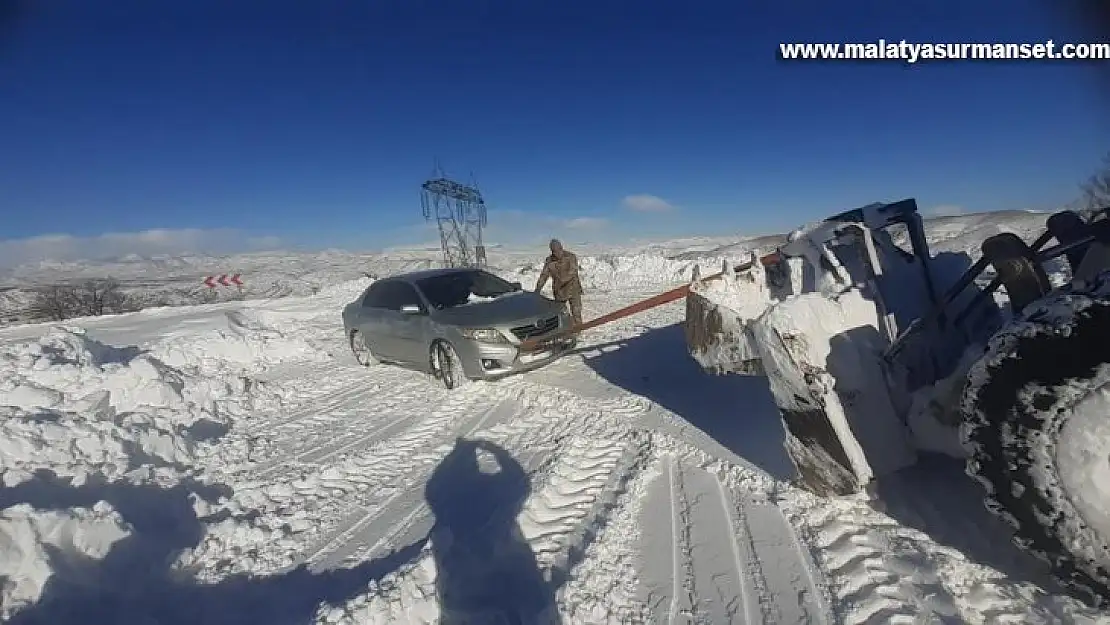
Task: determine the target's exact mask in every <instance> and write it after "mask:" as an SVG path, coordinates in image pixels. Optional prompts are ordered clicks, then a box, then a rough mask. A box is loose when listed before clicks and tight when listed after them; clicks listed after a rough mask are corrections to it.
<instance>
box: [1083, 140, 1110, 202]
mask: <svg viewBox="0 0 1110 625" xmlns="http://www.w3.org/2000/svg"><path fill="white" fill-rule="evenodd" d="M1082 190H1083V198H1082V200H1081V201H1082V205H1083V208H1085V209H1087V210H1094V209H1098V208H1106V207H1110V153H1108V154H1107V155H1106V156H1104V157H1103V159H1102V169H1100V170H1099V171H1098V172H1096V173H1095V174H1094V175H1093V176H1091V177H1090V178H1088V179H1087V182H1086V183H1084V184H1083V186H1082Z"/></svg>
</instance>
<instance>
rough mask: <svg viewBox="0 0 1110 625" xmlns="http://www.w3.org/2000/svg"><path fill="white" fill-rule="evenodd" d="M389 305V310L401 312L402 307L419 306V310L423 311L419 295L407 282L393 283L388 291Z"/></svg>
mask: <svg viewBox="0 0 1110 625" xmlns="http://www.w3.org/2000/svg"><path fill="white" fill-rule="evenodd" d="M390 304H391V305H390V309H391V310H401V308H402V307H404V306H419V307H420V309H421V310H423V309H424V303H423V302H421V301H420V294H418V293H417V292H416V289H415V288H414V287H413V286H412V285H411V284H409V283H407V282H395V283H393V288H391V289H390Z"/></svg>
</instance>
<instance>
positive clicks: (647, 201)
mask: <svg viewBox="0 0 1110 625" xmlns="http://www.w3.org/2000/svg"><path fill="white" fill-rule="evenodd" d="M621 206H623V207H624V208H626V209H628V210H630V211H636V212H638V213H666V212H670V211H673V210H674V209H675V207H674V205H673V204H671V203H670V202H668V201H667V200H664V199H663V198H661V197H658V196H655V195H650V194H647V193H640V194H637V195H627V196H625V197H624V199H623V200H621Z"/></svg>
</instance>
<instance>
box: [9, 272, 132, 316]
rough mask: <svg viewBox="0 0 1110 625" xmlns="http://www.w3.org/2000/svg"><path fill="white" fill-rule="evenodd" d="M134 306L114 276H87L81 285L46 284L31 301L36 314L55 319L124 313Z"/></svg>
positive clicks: (33, 311) (32, 309)
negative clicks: (103, 277) (102, 277)
mask: <svg viewBox="0 0 1110 625" xmlns="http://www.w3.org/2000/svg"><path fill="white" fill-rule="evenodd" d="M133 308H134V307H133V306H132V305H131V302H130V300H129V299H128V298H127V296H126V295H125V294H124V293H123V291H121V290H120V285H119V282H117V281H115V280H113V279H111V278H107V279H94V280H86V281H85V282H83V283H82V284H80V285H78V286H68V285H54V286H48V287H44V288H41V289H39V290H38V291H37V292H36V293H35V296H34V298H33V299H32V301H31V311H32V313H33V314H34V315H35V316H36V317H38V318H46V319H52V320H54V321H64V320H66V319H69V318H71V317H88V316H99V315H104V314H111V313H120V312H126V311H128V310H132V309H133Z"/></svg>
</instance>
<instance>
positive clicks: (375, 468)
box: [302, 385, 504, 566]
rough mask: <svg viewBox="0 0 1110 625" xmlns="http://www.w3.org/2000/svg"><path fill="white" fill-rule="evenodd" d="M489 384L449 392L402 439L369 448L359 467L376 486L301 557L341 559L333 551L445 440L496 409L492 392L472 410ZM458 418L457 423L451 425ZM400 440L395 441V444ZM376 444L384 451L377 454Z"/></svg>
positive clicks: (434, 459)
mask: <svg viewBox="0 0 1110 625" xmlns="http://www.w3.org/2000/svg"><path fill="white" fill-rule="evenodd" d="M491 390H492V389H491V388H490V387H489V385H469V386H467V387H465V388H463V389H459V390H458V392H453V393H449V394H448V399H447V401H446V402H445V403H444V404H442V405H441V406H440V407H439V408H438V409H437V410H436V411H435V412H434V413H433V414H432V415H430V416H428V417H427V418H425V419H423V420H421V421H419V422H417V423H416V425H415V426H414V427H413V428H412V429H411V430H409V431H408V432H406V434H404V435H402V437H399V438H405V439H408V440H406V441H404V442H403V443H402V442H401V441H398V440H397V439H392V440H390V441H387V443H388V444H383V445H379V446H376V447H375V448H373V450H372V453H371V454H370V455H371V457H370V458H369V459H368V462H367V464H366V465H364V466H363V467H362V469H363V472H364V474H367V473H370V474H373V473H384V475H382V476H381V478H380V479H374V482H376V483H377V484H378V487H377V488H375V489H374V492H373V493H372V494H369V495H362V496H358V497H357V498H356V500H355V501H354V502H352V504H351V505H349V506H347V508H348V510H349V512H347V513H345V514H342V515H341V517H340V520H339V522H338V523H337V524H336V525H335V526H334V527H331V528H328V529H327V530H326V531H325V533H324V534H323V536H322V537H321V538H320V539H319V540H317V541H314V542H313V544H312V545H311V546H309V547H308V548H307V549H306V552H307V555H306V556H305V557H304V558H303V559H302V560H303V562H305V563H310V564H313V565H314V566H315V563H316V562H317V561H318V560H320V559H327V560H328V561H334V560H342V559H345V558H339V557H337V556H334V555H333V553H334V552H337V551H339V550H341V549H344V548H345V547H346V546H347V545H348V543H350V541H351V540H352V539H354V538H355V537H356V536H357V535H358V534H359V532H360V531H361V530H362V529H363V528H364V527H365V526H366V525H368V524H370V523H372V522H373V520H374V519H375V518H376V516H377V515H379V514H381V512H379V511H388V510H389V509H390V506H391V505H393V504H394V503H396V502H397V501H399V499H400V498H401V497H403V496H404V495H405V493H406V491H407V490H411V488H412V486H411V485H412V484H413V483H415V482H418V481H420V478H421V477H422V476H424V477H426V476H425V474H430V473H431V470H432V469H433V468H434V467H435V465H436V464H438V462H439V461H440V460H441V459H442V458H443V457H444V456H445V455H446V454H447V452H448V451H449V450H450V447H451V445H450V443H449V442H448V441H450V440H451V439H452V438H454V437H455V436H464V437H465V436H469V435H470V434H471V433H473V432H475V431H477V430H479V429H480V428H481V427H482V425H483V424H484V423H485V422H486V421H487V420H488V419H489V418H490V417H491V416H492V415H493V414H494V413H495V412H496V411H497V410H498V408H499V407H500V406H501V402H502V401H504V397H503V396H500V393H497V392H496V391H494V392H493V393H492V394H493V395H494V399H495V400H494V402H493V403H492V405H491V406H489V407H488V408H486V409H484V410H471V409H470V408H471V406H472V405H473V404H474V403H476V402H477V401H478V400H479V399H481V398H483V396H489V395H490V394H491V393H490V391H491ZM456 422H458V423H456ZM399 443H400V444H399ZM380 447H385V448H386V449H385V450H383V451H385V452H386V453H384V454H380V453H373V452H377V451H378V449H379V448H380ZM375 477H377V476H375Z"/></svg>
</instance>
